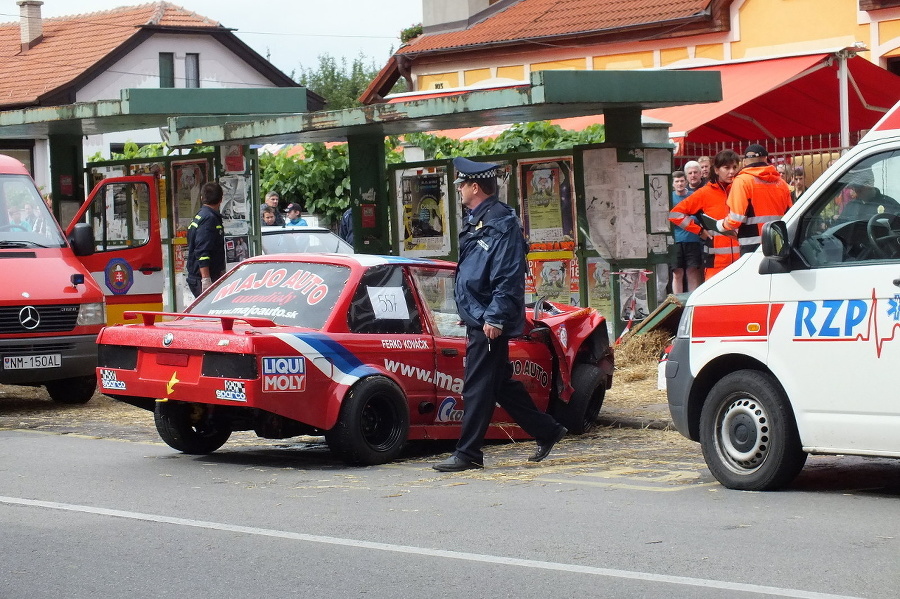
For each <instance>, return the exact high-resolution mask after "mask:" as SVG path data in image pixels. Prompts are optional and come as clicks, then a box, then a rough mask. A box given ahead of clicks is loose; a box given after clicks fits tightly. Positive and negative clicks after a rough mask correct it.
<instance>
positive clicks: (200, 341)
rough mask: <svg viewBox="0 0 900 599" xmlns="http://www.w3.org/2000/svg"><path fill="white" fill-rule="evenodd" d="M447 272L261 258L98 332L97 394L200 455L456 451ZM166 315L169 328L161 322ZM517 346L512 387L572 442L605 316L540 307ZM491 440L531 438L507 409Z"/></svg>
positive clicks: (298, 257)
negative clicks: (300, 448) (238, 443)
mask: <svg viewBox="0 0 900 599" xmlns="http://www.w3.org/2000/svg"><path fill="white" fill-rule="evenodd" d="M454 269H455V265H454V264H453V263H450V262H443V261H438V260H424V259H408V258H397V257H383V256H370V255H359V254H358V255H352V256H348V255H337V254H315V255H313V254H285V255H272V256H260V257H257V258H251V259H250V260H247V261H245V262H243V263H241V264H240V265H238V266H237V267H236V268H234V269H233V270H232V271H231V272H229V273H228V274H227V275H225V276H224V277H222V278H221V279H220V280H219V281H217V282H216V283H215V284H214V285H213V286H212V287H210V288H209V289H208V290H207V291H206V292H205V293H204V294H203V295H201V296H200V297H199V298H197V300H196V301H195V302H194V303H193V304H192V305H191V306H190V307H189V308H188V309H187V310H186V311H185V313H183V314H177V315H176V314H163V313H158V312H137V313H131V316H129V315H128V313H126V317H127V318H134V316H135V315H137V316H139V317H141V318H142V319H143V324H128V325H117V326H112V327H106V328H105V329H103V331H102V332H101V333H100V336H99V337H98V340H97V343H98V344H99V352H98V353H99V367H98V369H97V375H98V380H99V381H100V387H101V390H102V391H103V393H105V394H107V395H109V396H110V397H113V398H115V399H117V400H120V401H123V402H127V403H129V404H132V405H135V406H138V407H141V408H144V409H146V410H151V411H153V413H154V416H155V420H156V428H157V430H158V431H159V435H160V437H162V439H163V441H165V442H166V443H167V444H169V445H170V446H171V447H173V448H174V449H177V450H179V451H183V452H185V453H192V454H204V453H210V452H213V451H215V450H216V449H218V448H219V447H221V446H222V445H223V444H224V443H225V442H226V441H227V440H228V437H229V436H230V435H231V432H232V431H240V430H253V431H255V432H256V434H257V435H259V436H260V437H264V438H268V439H283V438H288V437H294V436H297V435H302V434H313V435H317V434H319V435H320V434H324V435H325V439H326V441H327V443H328V445H329V447H330V448H331V450H332V451H334V452H336V453H338V454H339V455H341V457H342V458H344V459H345V460H346V461H348V462H350V463H357V464H381V463H385V462H389V461H391V460H393V459H395V458H396V457H397V456H398V454H399V453H400V451H401V449H402V448H403V445H404V443H406V441H407V440H410V439H455V438H458V436H459V425H460V420H461V418H462V414H463V410H464V409H465V404H464V402H463V398H462V389H463V362H464V359H465V349H466V339H465V327H464V326H463V325H462V324H461V323H460V322H459V317H458V316H457V314H456V303H455V302H454V300H453V285H454V277H455V272H454ZM160 316H168V317H171V316H176V317H177V318H176V319H175V320H168V321H165V322H157V320H158V319H159V317H160ZM526 320H527V323H526V328H525V332H524V334H523V335H522V336H520V337H517V338H515V339H513V340H512V341H511V343H510V363H511V367H512V369H513V373H514V376H515V377H516V378H517V379H519V380H521V381H522V382H523V383H524V384H525V386H526V387H527V388H528V390H529V392H530V393H531V396H532V397H533V398H534V401H535V403H536V404H537V406H538V408H539V409H542V410H546V411H548V412H550V413H552V414H553V415H554V417H555V418H556V419H557V420H558V421H559V422H560V423H562V424H563V425H564V426H566V428H568V429H569V431H570V432H572V433H583V432H586V431H587V430H589V429H591V428H592V427H593V425H594V422H595V420H596V418H597V414H598V413H599V411H600V407H601V405H602V403H603V397H604V395H605V393H606V390H607V389H608V388H609V387H610V386H611V385H612V373H613V352H612V349H611V347H610V343H609V336H608V334H607V328H606V322H605V320H604V318H603V317H602V316H601V315H600V314H599V313H597V312H596V311H595V310H593V309H591V308H576V307H572V306H566V305H560V304H552V303H549V302H545V301H538V302H537V303H536V305H535V307H533V308H529V313H528V314H527V318H526ZM487 437H488V438H489V439H508V438H513V439H522V438H527V437H528V436H527V435H526V433H525V432H524V431H523V430H522V429H520V428H519V427H518V426H516V425H515V424H512V419H511V418H510V417H509V415H508V414H506V412H505V411H504V410H502V409H501V408H499V407H498V408H497V409H496V410H495V412H494V418H493V421H492V424H491V427H490V429H489V431H488V433H487Z"/></svg>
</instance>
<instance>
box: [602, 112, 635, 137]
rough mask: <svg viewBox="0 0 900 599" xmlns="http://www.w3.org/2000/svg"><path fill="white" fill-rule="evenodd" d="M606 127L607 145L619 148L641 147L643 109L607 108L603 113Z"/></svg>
mask: <svg viewBox="0 0 900 599" xmlns="http://www.w3.org/2000/svg"><path fill="white" fill-rule="evenodd" d="M603 121H604V123H605V125H606V139H605V141H606V143H608V144H615V145H617V146H626V145H639V144H640V143H641V141H642V138H641V109H640V107H636V108H606V109H605V110H604V111H603Z"/></svg>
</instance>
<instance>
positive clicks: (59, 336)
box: [0, 155, 106, 403]
mask: <svg viewBox="0 0 900 599" xmlns="http://www.w3.org/2000/svg"><path fill="white" fill-rule="evenodd" d="M93 252H94V236H93V233H92V229H91V227H90V225H88V224H86V223H82V224H79V225H76V226H75V227H74V228H73V230H72V232H71V235H70V236H69V239H66V236H65V235H64V234H63V232H62V230H61V229H60V227H59V225H58V224H57V222H56V220H55V219H54V218H53V215H52V213H51V212H50V210H49V209H48V208H47V205H46V204H45V203H44V200H43V198H41V194H40V193H39V192H38V190H37V187H36V186H35V184H34V181H33V180H32V179H31V176H30V175H29V173H28V170H27V169H26V168H25V166H24V165H23V164H22V163H21V162H19V161H18V160H15V159H13V158H10V157H9V156H4V155H0V273H2V275H3V277H2V281H3V291H2V292H0V357H2V358H3V365H2V368H0V384H9V385H44V386H45V387H46V388H47V391H48V392H49V393H50V397H51V398H53V400H54V401H57V402H61V403H84V402H86V401H88V400H89V399H90V398H91V396H92V395H93V394H94V391H95V389H96V387H97V378H96V370H95V369H96V367H97V345H96V340H97V334H98V333H99V332H100V329H101V328H103V325H104V324H105V323H106V312H105V308H104V303H103V292H102V291H101V290H100V288H99V286H98V285H97V283H96V282H95V281H94V279H93V278H92V277H91V275H90V273H89V272H88V271H87V269H86V268H85V266H84V265H83V264H82V263H81V262H80V261H79V259H78V257H77V256H86V255H90V254H92V253H93Z"/></svg>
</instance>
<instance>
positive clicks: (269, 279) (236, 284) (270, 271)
mask: <svg viewBox="0 0 900 599" xmlns="http://www.w3.org/2000/svg"><path fill="white" fill-rule="evenodd" d="M349 278H350V269H349V268H348V267H346V266H337V265H334V264H315V263H309V262H247V263H244V264H242V265H241V266H239V267H238V268H237V269H236V270H235V271H234V272H232V273H231V274H230V275H229V276H227V277H224V278H222V279H220V280H219V281H217V282H216V284H215V285H214V286H213V288H212V289H211V290H210V292H209V293H207V294H206V295H205V296H203V298H202V299H201V300H200V301H198V302H197V303H196V304H194V305H193V306H191V307H190V308H189V309H188V310H186V312H187V313H189V314H208V315H210V316H246V317H254V318H268V319H270V320H273V321H274V322H275V323H277V324H280V325H286V326H295V327H304V328H310V329H321V328H322V326H323V325H324V324H325V321H326V320H327V319H328V316H329V315H330V314H331V312H332V310H333V309H334V306H335V304H336V303H337V300H338V298H339V297H340V295H341V292H342V291H343V289H344V287H345V286H346V285H347V279H349Z"/></svg>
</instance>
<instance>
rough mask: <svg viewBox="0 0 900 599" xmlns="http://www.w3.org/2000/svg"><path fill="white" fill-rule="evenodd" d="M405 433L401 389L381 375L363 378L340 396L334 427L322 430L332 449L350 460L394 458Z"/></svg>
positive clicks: (405, 413)
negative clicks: (339, 411)
mask: <svg viewBox="0 0 900 599" xmlns="http://www.w3.org/2000/svg"><path fill="white" fill-rule="evenodd" d="M408 435H409V406H408V405H407V402H406V398H405V397H404V396H403V392H402V391H401V390H400V389H399V388H398V387H397V385H395V384H394V383H393V382H391V381H390V380H388V379H386V378H384V377H370V378H366V379H364V380H362V381H360V382H359V383H357V384H356V386H354V387H353V388H352V389H351V390H350V392H349V393H348V394H347V395H346V396H345V397H344V401H343V403H342V404H341V413H340V415H339V416H338V421H337V424H335V425H334V428H333V429H331V430H330V431H327V432H326V433H325V440H326V441H327V442H328V447H330V448H331V450H332V451H333V452H335V453H336V454H338V455H340V456H341V458H342V459H344V460H345V461H347V462H349V463H351V464H366V465H372V464H385V463H387V462H390V461H392V460H394V459H396V458H397V456H398V455H400V451H401V450H402V449H403V445H404V444H405V443H406V439H407V436H408Z"/></svg>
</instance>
